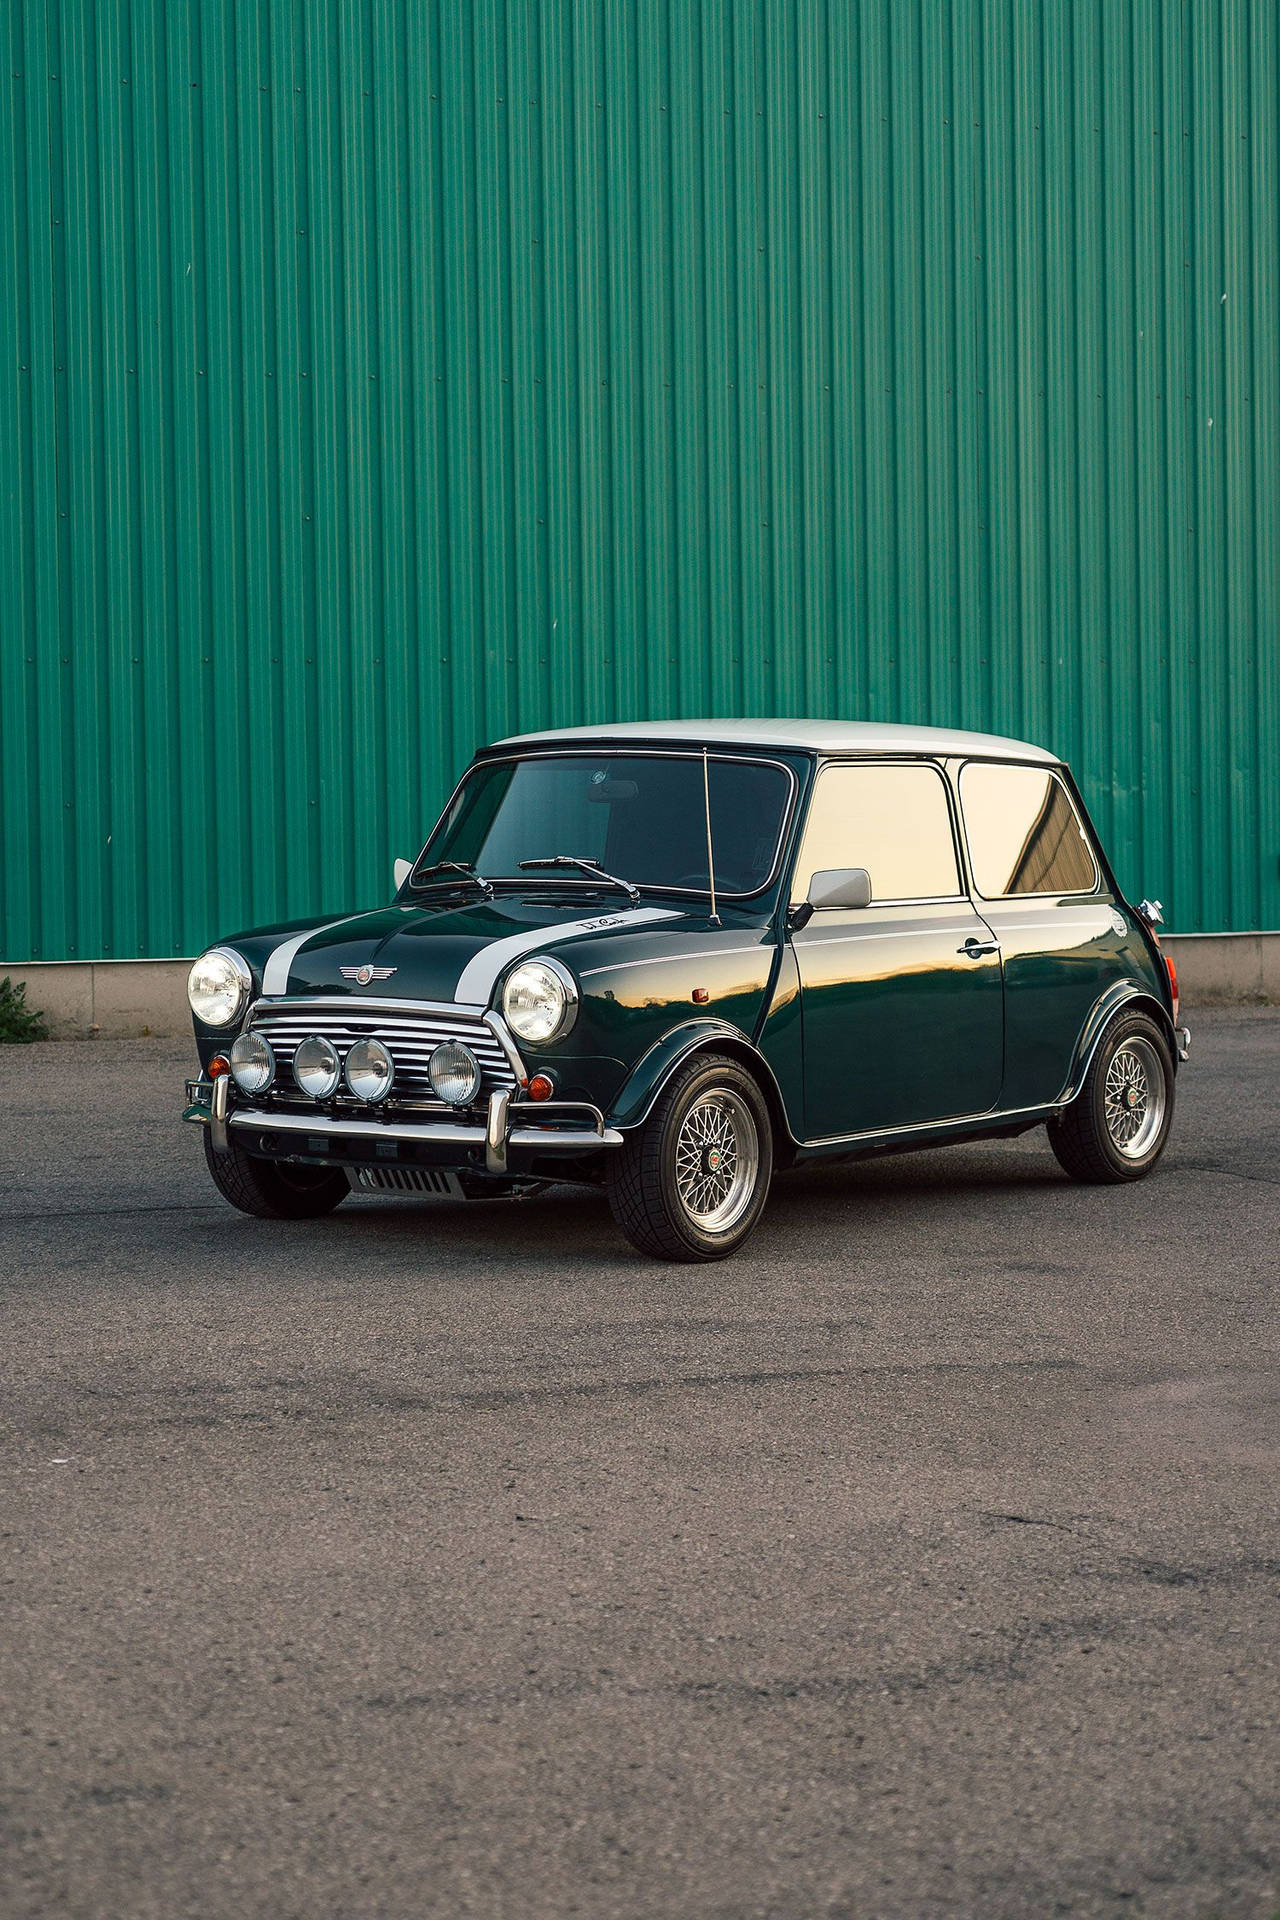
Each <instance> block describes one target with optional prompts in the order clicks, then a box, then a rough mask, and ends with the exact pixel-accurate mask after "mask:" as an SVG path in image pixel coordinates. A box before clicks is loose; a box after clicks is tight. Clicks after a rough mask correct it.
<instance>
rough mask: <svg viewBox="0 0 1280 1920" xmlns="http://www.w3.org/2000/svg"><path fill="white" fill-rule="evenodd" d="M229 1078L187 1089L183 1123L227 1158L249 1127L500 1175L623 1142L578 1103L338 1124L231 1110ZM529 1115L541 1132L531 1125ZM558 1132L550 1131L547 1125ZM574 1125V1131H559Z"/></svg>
mask: <svg viewBox="0 0 1280 1920" xmlns="http://www.w3.org/2000/svg"><path fill="white" fill-rule="evenodd" d="M230 1097H231V1096H230V1086H229V1080H228V1076H227V1075H225V1074H223V1075H222V1076H220V1078H218V1079H217V1080H215V1081H214V1083H213V1087H212V1090H211V1091H210V1090H209V1088H208V1083H207V1082H200V1081H196V1080H189V1081H188V1082H187V1101H188V1105H187V1109H186V1112H185V1113H184V1114H183V1116H182V1117H183V1119H184V1120H191V1121H194V1122H195V1123H196V1124H197V1125H204V1126H207V1127H208V1128H209V1138H210V1144H211V1145H212V1147H213V1149H214V1152H215V1153H226V1152H227V1150H228V1148H229V1145H230V1138H229V1130H230V1128H232V1127H251V1128H252V1129H253V1130H254V1132H256V1133H280V1134H291V1133H301V1134H311V1135H317V1136H320V1137H322V1138H324V1139H333V1140H349V1141H355V1140H363V1141H367V1142H368V1144H369V1145H370V1146H371V1147H374V1146H377V1144H378V1143H379V1142H380V1141H388V1140H399V1141H404V1142H406V1143H407V1144H409V1145H415V1144H416V1145H419V1146H431V1147H458V1148H459V1149H461V1150H463V1151H464V1152H465V1151H467V1150H468V1149H470V1148H474V1147H483V1149H484V1159H485V1166H486V1167H487V1169H488V1171H489V1172H490V1173H505V1172H506V1170H507V1153H508V1149H509V1148H511V1147H520V1148H534V1149H541V1150H542V1151H543V1152H547V1153H581V1152H584V1151H589V1150H590V1149H592V1148H595V1147H620V1146H621V1145H622V1135H621V1134H620V1133H619V1132H618V1131H617V1129H616V1128H614V1127H607V1126H606V1125H605V1123H604V1115H603V1114H602V1113H601V1111H600V1109H599V1107H593V1106H591V1105H590V1104H589V1103H588V1102H587V1101H583V1100H547V1101H544V1102H542V1103H541V1104H540V1105H538V1106H534V1105H533V1104H532V1103H528V1104H525V1103H521V1104H518V1105H517V1104H513V1102H512V1099H511V1095H510V1094H509V1093H506V1092H503V1093H494V1094H491V1095H490V1098H489V1108H488V1115H487V1119H486V1123H485V1125H484V1126H477V1125H475V1124H474V1123H473V1122H469V1121H464V1120H452V1119H445V1118H441V1119H439V1120H398V1119H376V1120H375V1119H372V1118H371V1119H369V1120H364V1119H348V1118H345V1117H344V1118H342V1119H338V1118H336V1117H335V1116H334V1115H332V1114H328V1113H324V1112H317V1113H314V1114H312V1113H279V1112H273V1111H271V1110H270V1109H269V1108H262V1107H231V1106H230V1104H229V1103H230ZM535 1114H536V1115H537V1117H538V1119H539V1120H540V1121H542V1122H543V1124H542V1125H531V1124H529V1123H530V1122H531V1121H532V1120H533V1118H534V1116H535ZM553 1118H555V1119H557V1120H558V1121H559V1122H560V1124H557V1125H555V1126H548V1125H547V1124H545V1123H546V1122H547V1121H549V1120H551V1119H553ZM575 1119H578V1120H580V1121H581V1122H582V1124H580V1125H572V1124H570V1125H565V1124H563V1122H564V1121H565V1120H569V1121H573V1120H575Z"/></svg>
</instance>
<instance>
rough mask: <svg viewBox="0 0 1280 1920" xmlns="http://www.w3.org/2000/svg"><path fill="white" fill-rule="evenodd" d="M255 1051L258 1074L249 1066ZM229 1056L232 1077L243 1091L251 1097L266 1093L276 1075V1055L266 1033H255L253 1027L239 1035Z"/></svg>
mask: <svg viewBox="0 0 1280 1920" xmlns="http://www.w3.org/2000/svg"><path fill="white" fill-rule="evenodd" d="M255 1051H256V1058H257V1065H258V1068H259V1072H258V1073H257V1074H256V1075H255V1074H254V1073H253V1072H252V1070H251V1069H250V1066H249V1062H250V1058H251V1056H253V1055H254V1054H255ZM227 1057H228V1059H229V1060H230V1062H231V1078H232V1079H233V1080H234V1081H235V1083H236V1085H237V1086H238V1087H239V1089H240V1091H241V1093H244V1094H248V1095H249V1096H250V1098H252V1097H253V1096H254V1095H255V1094H259V1093H265V1092H266V1090H267V1088H268V1087H269V1086H270V1085H271V1082H272V1081H273V1080H274V1079H275V1077H276V1056H275V1051H274V1049H273V1048H272V1045H271V1042H270V1041H269V1040H268V1039H267V1038H266V1036H265V1034H261V1033H255V1032H254V1031H253V1029H252V1028H249V1029H248V1030H247V1031H246V1032H244V1033H242V1034H240V1035H239V1037H238V1038H237V1039H236V1041H235V1042H234V1044H233V1045H232V1048H231V1051H230V1053H229V1054H228V1056H227Z"/></svg>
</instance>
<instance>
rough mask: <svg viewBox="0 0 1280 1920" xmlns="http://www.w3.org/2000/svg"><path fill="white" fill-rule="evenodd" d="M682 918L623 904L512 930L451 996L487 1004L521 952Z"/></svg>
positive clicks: (476, 957)
mask: <svg viewBox="0 0 1280 1920" xmlns="http://www.w3.org/2000/svg"><path fill="white" fill-rule="evenodd" d="M683 918H684V915H683V914H682V913H680V912H678V911H676V910H675V909H674V908H671V907H626V908H623V910H622V911H621V912H619V913H598V914H596V915H595V916H594V918H593V919H590V920H571V921H570V922H569V923H568V925H567V926H563V927H537V928H535V929H534V931H533V932H532V933H514V934H512V935H511V937H510V938H509V939H507V940H492V941H490V943H489V945H488V946H487V947H481V949H480V951H479V953H477V954H473V955H472V957H471V959H470V960H468V962H467V964H466V966H465V967H464V968H463V969H462V972H461V974H460V976H459V978H458V984H457V986H456V987H455V988H454V990H453V997H454V999H455V1000H456V1001H458V1002H459V1003H460V1004H461V1005H463V1006H471V1007H487V1006H488V1004H489V996H490V994H491V993H492V992H493V989H494V986H495V984H496V982H497V978H498V975H499V974H500V973H501V972H502V971H503V969H504V967H506V966H507V965H508V963H509V962H510V961H512V960H516V959H518V958H519V956H520V955H521V954H522V953H538V952H541V951H542V949H543V948H550V949H552V950H554V949H555V948H556V947H558V946H559V945H560V943H561V941H563V940H573V939H575V938H576V937H577V935H579V934H582V933H596V932H599V931H600V930H602V929H604V928H607V927H639V926H642V925H643V924H644V922H645V921H646V920H683ZM304 937H309V936H304ZM272 958H273V959H274V958H275V956H274V954H273V955H272Z"/></svg>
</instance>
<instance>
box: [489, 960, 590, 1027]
mask: <svg viewBox="0 0 1280 1920" xmlns="http://www.w3.org/2000/svg"><path fill="white" fill-rule="evenodd" d="M535 981H536V983H537V985H538V987H540V988H541V991H542V994H543V996H544V1004H550V1005H554V1006H555V1008H556V1013H555V1018H554V1020H553V1022H552V1024H551V1025H550V1026H549V1027H548V1026H546V1025H545V1018H544V1019H543V1020H539V1019H538V1018H537V1017H536V1016H534V1017H532V1018H531V1017H530V1012H529V1009H527V1008H526V1009H525V1010H524V1012H523V1013H522V1012H521V1010H520V1009H519V1008H517V1007H514V1006H513V1005H512V1001H513V998H514V996H515V995H516V994H517V993H518V992H519V991H520V986H521V985H524V986H529V985H530V984H532V983H533V982H535ZM502 1017H503V1019H504V1020H505V1021H506V1023H507V1026H508V1027H509V1028H510V1029H511V1032H512V1033H513V1034H514V1035H515V1037H516V1039H517V1040H521V1041H523V1042H524V1044H525V1045H526V1046H530V1047H547V1046H550V1045H551V1043H552V1042H553V1041H555V1040H563V1039H564V1037H565V1035H566V1034H567V1033H568V1032H569V1030H570V1028H571V1027H572V1026H573V1023H574V1021H575V1020H576V1019H577V1017H578V983H577V981H576V980H575V979H574V977H573V975H572V974H571V973H570V971H569V969H568V967H566V966H562V965H561V963H560V961H559V960H556V959H554V958H553V956H552V955H551V954H549V953H536V954H533V955H531V956H530V958H529V959H527V960H521V961H520V962H519V963H518V964H517V965H516V966H514V967H513V968H512V969H511V972H510V973H509V974H508V975H507V977H506V980H505V982H504V983H503V988H502ZM522 1021H523V1022H524V1024H522Z"/></svg>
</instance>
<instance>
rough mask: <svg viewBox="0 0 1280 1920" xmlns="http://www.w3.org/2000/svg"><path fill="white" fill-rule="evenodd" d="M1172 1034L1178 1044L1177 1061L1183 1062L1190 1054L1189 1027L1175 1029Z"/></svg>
mask: <svg viewBox="0 0 1280 1920" xmlns="http://www.w3.org/2000/svg"><path fill="white" fill-rule="evenodd" d="M1173 1034H1174V1038H1175V1040H1176V1041H1177V1043H1178V1058H1179V1060H1185V1059H1186V1058H1187V1056H1188V1055H1189V1054H1190V1052H1191V1029H1190V1027H1175V1028H1174V1030H1173Z"/></svg>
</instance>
